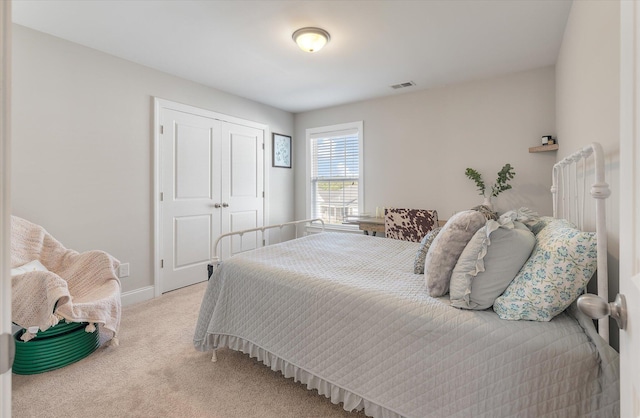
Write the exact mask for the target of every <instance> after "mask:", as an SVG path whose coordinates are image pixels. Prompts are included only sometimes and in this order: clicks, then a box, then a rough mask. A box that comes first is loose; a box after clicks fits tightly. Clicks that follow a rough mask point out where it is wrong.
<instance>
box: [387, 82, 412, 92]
mask: <svg viewBox="0 0 640 418" xmlns="http://www.w3.org/2000/svg"><path fill="white" fill-rule="evenodd" d="M415 85H416V83H414V82H413V81H407V82H406V83H400V84H393V85H392V86H391V88H392V89H394V90H398V89H403V88H405V87H411V86H415Z"/></svg>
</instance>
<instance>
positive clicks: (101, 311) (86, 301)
mask: <svg viewBox="0 0 640 418" xmlns="http://www.w3.org/2000/svg"><path fill="white" fill-rule="evenodd" d="M33 260H39V261H40V262H41V263H42V264H43V265H44V266H45V267H46V268H47V270H49V271H30V272H27V273H23V274H19V275H17V276H14V277H12V279H11V291H12V304H13V306H12V321H13V322H14V323H16V324H17V325H19V326H21V327H23V328H26V329H29V328H32V327H36V326H37V327H38V328H39V329H40V330H41V331H44V330H46V329H47V328H49V327H51V326H53V325H56V324H57V323H58V320H59V319H62V318H64V319H65V320H66V321H67V322H89V323H90V325H89V326H88V327H87V328H88V330H87V331H90V330H92V329H94V328H93V327H94V326H95V324H101V325H102V326H103V327H104V328H105V329H108V330H109V331H111V332H113V335H114V337H115V336H116V334H117V331H118V328H119V326H120V312H121V301H120V280H119V279H118V275H117V273H116V271H117V268H118V266H119V265H120V262H119V261H118V260H116V259H115V258H113V257H112V256H111V255H109V254H107V253H106V252H104V251H87V252H84V253H78V252H77V251H73V250H69V249H66V248H65V247H64V246H63V245H62V244H61V243H60V242H58V241H57V240H56V239H55V238H53V237H52V236H51V235H50V234H49V233H48V232H47V231H45V230H44V228H42V227H41V226H39V225H36V224H33V223H31V222H29V221H26V220H24V219H22V218H18V217H17V216H12V217H11V268H15V267H19V266H22V265H24V264H26V263H28V262H30V261H33ZM32 330H33V328H32ZM33 336H34V334H33V333H32V332H27V333H25V334H24V335H23V340H25V341H26V340H29V339H31V338H33ZM114 341H117V340H114Z"/></svg>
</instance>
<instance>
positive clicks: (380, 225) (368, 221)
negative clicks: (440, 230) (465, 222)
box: [345, 216, 447, 237]
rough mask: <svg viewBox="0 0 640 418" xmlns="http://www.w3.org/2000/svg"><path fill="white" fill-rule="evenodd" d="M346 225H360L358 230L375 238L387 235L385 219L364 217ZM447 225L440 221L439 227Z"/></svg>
mask: <svg viewBox="0 0 640 418" xmlns="http://www.w3.org/2000/svg"><path fill="white" fill-rule="evenodd" d="M345 223H346V224H350V225H358V229H359V230H361V231H364V233H365V235H369V232H371V235H373V236H374V237H375V236H376V234H377V233H378V232H382V233H383V234H384V233H385V229H384V218H376V217H370V216H363V217H360V218H350V219H347V220H346V221H345ZM446 223H447V221H446V219H443V220H439V221H438V226H444V224H446Z"/></svg>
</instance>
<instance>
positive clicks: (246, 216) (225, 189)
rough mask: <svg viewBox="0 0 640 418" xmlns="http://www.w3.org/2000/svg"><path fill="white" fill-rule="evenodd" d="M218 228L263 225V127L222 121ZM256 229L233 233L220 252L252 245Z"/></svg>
mask: <svg viewBox="0 0 640 418" xmlns="http://www.w3.org/2000/svg"><path fill="white" fill-rule="evenodd" d="M221 136H222V202H223V208H222V230H223V233H226V232H230V231H239V230H242V229H250V228H256V227H260V226H263V210H264V209H263V208H264V196H263V192H264V180H263V174H264V167H263V164H264V130H261V129H257V128H252V127H248V126H243V125H238V124H233V123H229V122H223V123H222V135H221ZM259 240H262V235H261V234H259V233H255V232H254V233H249V234H245V235H244V236H243V237H242V239H240V238H239V237H233V238H232V241H231V246H229V245H224V246H223V247H222V252H221V254H222V256H223V258H227V257H229V256H230V255H233V254H236V253H238V252H241V251H246V250H250V249H253V248H256V247H257V246H258V245H259V244H260V243H259Z"/></svg>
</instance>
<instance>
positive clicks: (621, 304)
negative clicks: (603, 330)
mask: <svg viewBox="0 0 640 418" xmlns="http://www.w3.org/2000/svg"><path fill="white" fill-rule="evenodd" d="M578 309H580V311H582V313H584V314H585V315H587V316H588V317H589V318H593V319H600V318H604V317H605V316H607V315H611V317H612V318H613V319H615V320H616V322H617V323H618V327H619V328H620V329H625V328H626V327H627V301H626V300H625V298H624V295H621V294H619V293H618V295H617V296H616V300H614V301H613V302H610V303H607V302H606V301H605V300H604V299H602V298H601V297H600V296H596V295H592V294H590V293H587V294H586V295H582V296H580V297H579V298H578Z"/></svg>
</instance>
